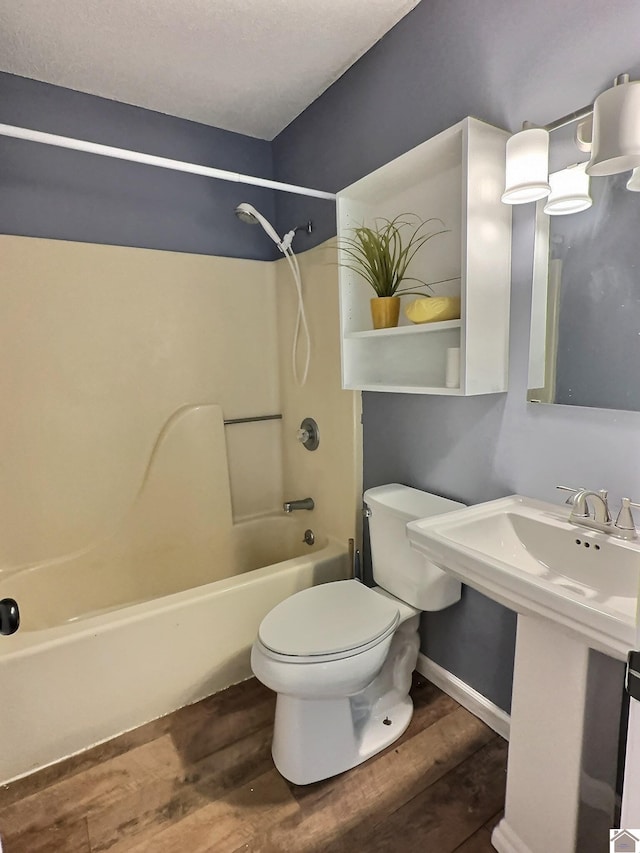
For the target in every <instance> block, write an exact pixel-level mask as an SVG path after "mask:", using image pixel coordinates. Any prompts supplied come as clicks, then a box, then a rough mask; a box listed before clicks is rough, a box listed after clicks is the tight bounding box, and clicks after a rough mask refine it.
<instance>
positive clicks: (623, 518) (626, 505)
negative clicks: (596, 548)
mask: <svg viewBox="0 0 640 853" xmlns="http://www.w3.org/2000/svg"><path fill="white" fill-rule="evenodd" d="M632 506H635V507H640V504H638V503H634V502H633V501H632V500H631V498H622V506H621V507H620V512H619V513H618V517H617V518H616V523H615V526H616V527H617V528H618V530H627V531H631V532H632V533H635V530H636V525H635V522H634V520H633V513H632V512H631V507H632Z"/></svg>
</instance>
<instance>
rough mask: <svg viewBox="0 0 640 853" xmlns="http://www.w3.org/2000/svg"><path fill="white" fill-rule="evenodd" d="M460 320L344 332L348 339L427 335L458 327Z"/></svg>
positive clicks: (459, 326)
mask: <svg viewBox="0 0 640 853" xmlns="http://www.w3.org/2000/svg"><path fill="white" fill-rule="evenodd" d="M461 326H462V320H442V321H441V322H440V323H418V324H416V325H411V326H396V327H395V329H367V331H365V332H345V334H344V337H345V338H346V339H348V340H353V339H354V338H388V337H395V336H396V335H428V334H430V333H433V332H441V331H443V330H444V329H459V328H461Z"/></svg>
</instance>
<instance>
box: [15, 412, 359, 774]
mask: <svg viewBox="0 0 640 853" xmlns="http://www.w3.org/2000/svg"><path fill="white" fill-rule="evenodd" d="M186 448H188V452H185V451H186ZM309 524H310V522H309V514H308V513H306V512H294V513H289V514H273V515H270V516H265V517H261V518H255V519H251V520H248V521H244V522H241V523H238V524H233V523H232V519H231V506H230V492H229V481H228V474H227V460H226V453H225V450H224V422H223V419H222V412H221V409H220V407H219V406H217V405H202V406H190V407H185V408H184V409H181V410H179V411H178V412H177V413H175V414H174V415H173V416H172V417H171V418H170V419H169V421H168V422H167V424H166V425H165V427H164V428H163V430H162V432H161V434H160V437H159V438H158V440H157V442H156V445H155V448H154V449H153V452H152V453H151V456H150V460H149V464H148V466H147V470H146V474H145V476H144V479H143V482H142V485H141V487H140V490H139V492H138V495H137V497H136V499H135V500H134V501H133V503H132V505H131V508H130V510H129V511H128V512H127V513H126V514H125V517H124V518H123V519H122V523H121V524H119V525H118V526H117V529H114V530H113V531H112V532H111V533H109V534H107V535H104V536H103V537H102V538H100V539H99V540H96V541H94V542H93V543H91V544H90V545H88V546H87V547H86V548H84V549H82V550H81V551H79V552H77V553H75V554H72V555H66V556H64V557H60V558H57V559H55V560H49V561H47V562H46V563H41V564H38V565H33V566H23V567H17V568H15V569H14V570H12V571H9V572H5V573H4V574H3V575H1V576H0V598H4V597H11V598H14V599H16V600H17V601H18V602H19V604H20V611H21V626H20V629H19V631H18V632H17V633H15V634H13V635H12V636H7V637H2V638H0V681H1V683H2V692H3V703H2V714H0V736H1V739H2V744H3V748H2V751H1V752H0V782H7V781H9V780H11V779H14V778H17V777H19V776H21V775H24V774H26V773H29V772H32V771H33V770H35V769H37V768H40V767H43V766H46V765H47V764H50V763H53V762H56V761H58V760H60V759H61V758H63V757H66V756H69V755H72V754H74V753H76V752H79V751H81V750H83V749H86V748H88V747H90V746H92V745H95V744H97V743H100V742H101V741H104V740H107V739H109V738H111V737H114V736H115V735H118V734H120V733H122V732H124V731H127V730H130V729H132V728H135V727H136V726H139V725H142V724H143V723H145V722H148V721H150V720H152V719H155V718H157V717H160V716H162V715H164V714H167V713H169V712H171V711H173V710H175V709H177V708H180V707H182V706H183V705H187V704H189V703H191V702H195V701H198V700H199V699H202V698H204V697H205V696H208V695H210V694H211V693H214V692H216V691H217V690H220V689H222V688H224V687H226V686H228V685H230V684H233V683H235V682H237V681H240V680H243V679H244V678H247V677H249V676H250V675H251V669H250V664H249V658H250V650H251V645H252V643H253V641H254V639H255V636H256V633H257V628H258V626H259V624H260V622H261V620H262V619H263V618H264V616H265V615H266V614H267V613H268V612H269V610H271V609H272V608H273V607H274V606H275V605H276V604H277V603H278V602H280V601H282V600H283V599H284V598H286V597H287V596H289V595H291V594H293V593H294V592H297V591H298V590H301V589H305V588H306V587H309V586H311V585H313V584H316V583H320V582H326V581H331V580H338V579H340V578H344V577H346V576H347V573H348V569H349V556H348V548H347V545H346V543H345V544H344V545H343V544H339V543H337V542H335V541H332V540H331V539H330V538H329V537H327V536H326V535H323V533H322V531H318V530H315V529H314V537H313V539H314V541H313V544H311V545H310V544H308V541H305V540H309V538H310V537H308V536H307V537H305V528H307V527H309Z"/></svg>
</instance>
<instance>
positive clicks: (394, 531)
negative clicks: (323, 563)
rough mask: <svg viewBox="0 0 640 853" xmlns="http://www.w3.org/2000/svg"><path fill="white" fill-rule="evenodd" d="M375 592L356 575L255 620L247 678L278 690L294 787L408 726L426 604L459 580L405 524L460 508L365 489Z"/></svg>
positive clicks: (278, 751) (454, 590)
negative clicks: (425, 553) (422, 550)
mask: <svg viewBox="0 0 640 853" xmlns="http://www.w3.org/2000/svg"><path fill="white" fill-rule="evenodd" d="M364 500H365V504H366V507H367V515H369V533H370V541H371V556H372V563H373V577H374V580H375V582H376V584H377V585H376V586H375V587H374V588H372V589H371V588H369V587H367V586H365V585H364V584H362V583H360V582H359V581H357V580H343V581H334V582H332V583H326V584H321V585H320V586H315V587H311V588H310V589H305V590H302V591H301V592H297V593H295V594H294V595H292V596H291V597H290V598H287V599H285V600H284V601H282V602H281V603H280V604H278V605H277V606H276V607H274V608H273V610H271V611H270V612H269V613H268V614H267V615H266V616H265V618H264V619H263V620H262V623H261V624H260V628H259V629H258V637H257V639H256V640H255V642H254V644H253V648H252V650H251V668H252V670H253V673H254V675H255V676H256V678H258V680H259V681H261V682H262V683H263V684H265V685H266V686H267V687H269V688H271V690H274V691H275V692H276V693H277V694H278V695H277V700H276V713H275V723H274V734H273V745H272V755H273V760H274V763H275V765H276V767H277V768H278V770H279V771H280V773H281V774H282V775H283V776H284V777H285V779H288V780H289V781H290V782H293V783H294V784H297V785H308V784H310V783H311V782H317V781H319V780H320V779H328V778H329V777H330V776H335V775H336V774H337V773H342V772H343V771H345V770H348V769H349V768H351V767H355V766H356V765H358V764H361V763H362V762H363V761H366V759H367V758H370V757H371V756H372V755H375V754H376V753H377V752H380V750H382V749H384V748H385V747H386V746H388V745H389V744H391V743H393V741H394V740H396V739H397V738H399V737H400V735H401V734H402V733H403V732H404V731H405V729H406V728H407V726H408V725H409V722H410V721H411V716H412V714H413V703H412V701H411V697H410V696H409V689H410V687H411V674H412V672H413V670H414V668H415V665H416V661H417V658H418V649H419V643H420V639H419V636H418V625H419V621H420V612H421V611H423V610H442V609H444V608H445V607H449V606H450V605H452V604H455V602H456V601H459V599H460V583H459V582H458V581H457V580H455V579H454V578H452V577H450V576H449V575H447V574H446V573H445V572H443V571H442V570H441V569H439V568H437V567H436V566H435V565H433V564H432V563H429V562H428V561H427V560H426V559H425V558H424V557H422V556H420V555H419V554H418V553H417V552H415V551H413V550H411V548H410V547H409V540H408V539H407V536H406V530H405V528H406V525H407V523H408V522H409V521H414V520H416V519H418V518H426V517H427V516H433V515H440V514H441V513H445V512H451V511H453V510H456V509H460V508H461V507H462V506H463V504H460V503H457V502H456V501H451V500H447V499H446V498H441V497H438V496H437V495H431V494H429V493H428V492H422V491H420V490H418V489H412V488H409V487H408V486H402V485H400V484H398V483H392V484H390V485H386V486H378V487H377V488H374V489H369V490H368V491H367V492H365V494H364Z"/></svg>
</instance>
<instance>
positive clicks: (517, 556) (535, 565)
mask: <svg viewBox="0 0 640 853" xmlns="http://www.w3.org/2000/svg"><path fill="white" fill-rule="evenodd" d="M569 513H570V508H569V507H567V506H557V505H555V504H549V503H545V502H543V501H537V500H534V499H532V498H526V497H522V496H520V495H513V496H511V497H508V498H502V499H500V500H497V501H490V502H488V503H484V504H478V505H477V506H473V507H468V508H465V509H461V510H456V511H454V512H451V513H447V514H446V515H441V516H437V517H432V518H429V519H424V520H422V521H415V522H411V523H410V524H409V525H408V527H407V530H408V535H409V539H410V541H411V544H412V546H413V547H414V548H416V549H417V550H418V551H421V552H422V553H423V554H425V556H427V557H428V558H429V559H430V560H431V561H432V562H434V563H435V564H436V565H437V566H439V567H440V568H441V569H443V570H445V571H448V572H450V573H451V574H453V575H454V576H455V577H457V578H458V579H459V580H461V581H462V582H463V583H466V584H468V585H469V586H472V587H474V588H475V589H477V590H479V591H480V592H482V593H484V594H485V595H488V596H489V597H490V598H493V599H494V600H496V601H499V602H500V603H502V604H504V605H506V606H507V607H509V608H511V609H512V610H515V611H517V612H518V613H524V614H528V615H538V616H543V617H545V618H547V619H550V620H552V621H553V622H555V623H557V624H559V625H563V626H565V628H569V629H570V630H571V631H573V632H576V633H577V634H579V635H580V637H582V638H583V639H584V640H586V641H587V642H588V644H589V646H590V647H591V648H595V649H598V650H599V651H603V652H605V654H609V655H611V656H613V657H616V658H619V659H626V655H627V652H628V650H629V649H631V648H633V647H634V643H635V635H636V627H635V626H636V609H637V599H638V590H639V587H640V545H639V544H638V540H634V541H626V540H622V539H616V538H614V537H613V536H611V535H607V534H605V533H599V532H597V531H591V530H588V529H586V528H584V527H582V526H579V525H576V524H572V523H570V522H569Z"/></svg>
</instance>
